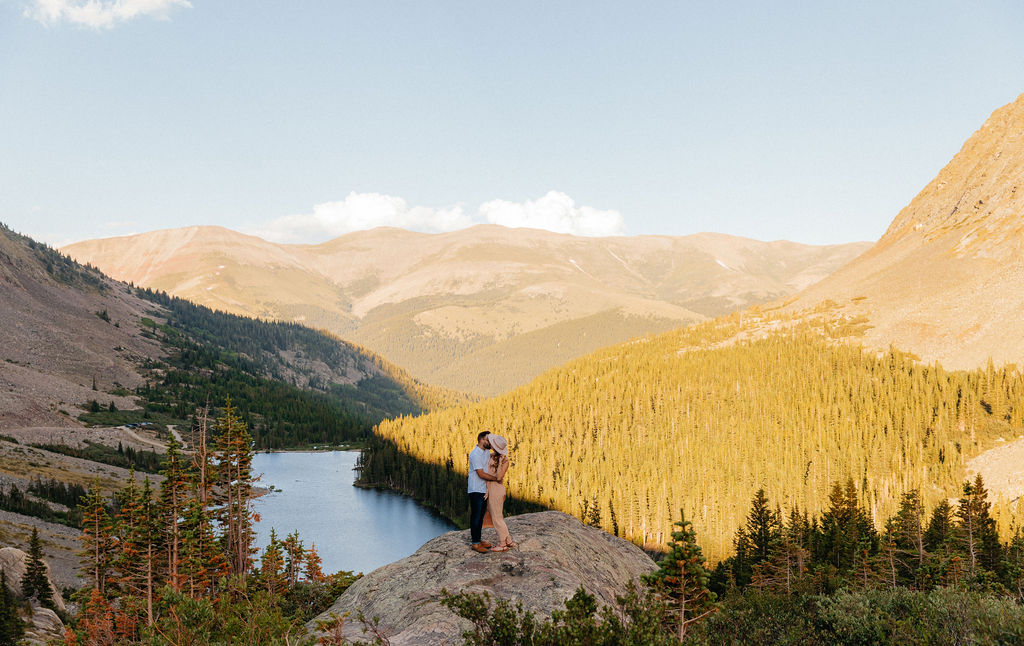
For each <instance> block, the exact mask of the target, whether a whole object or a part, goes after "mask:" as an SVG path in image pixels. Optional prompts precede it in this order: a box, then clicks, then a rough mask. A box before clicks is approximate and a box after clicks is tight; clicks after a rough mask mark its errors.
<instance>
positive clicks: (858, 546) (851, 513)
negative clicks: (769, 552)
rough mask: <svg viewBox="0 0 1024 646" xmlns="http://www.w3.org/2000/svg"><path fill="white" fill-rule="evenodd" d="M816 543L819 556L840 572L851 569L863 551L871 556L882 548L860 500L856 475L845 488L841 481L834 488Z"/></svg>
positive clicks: (822, 517) (848, 481)
mask: <svg viewBox="0 0 1024 646" xmlns="http://www.w3.org/2000/svg"><path fill="white" fill-rule="evenodd" d="M815 542H816V545H815V550H816V554H815V557H816V558H817V559H818V560H819V561H824V562H827V563H831V564H832V565H834V566H835V567H836V569H837V570H839V571H840V572H849V571H851V570H852V569H853V568H854V566H855V564H856V563H855V561H856V560H857V559H858V558H860V556H861V555H862V554H863V553H865V552H866V554H867V555H868V556H870V555H873V554H875V553H876V552H877V551H878V534H877V532H876V531H875V528H874V526H873V525H872V524H871V519H870V518H868V516H867V513H865V512H864V510H863V509H861V507H860V504H859V503H858V501H857V490H856V488H855V486H854V484H853V479H852V478H851V479H849V480H847V482H846V487H845V488H843V487H842V486H841V485H840V484H839V483H838V482H837V483H836V484H835V485H834V486H833V487H832V493H831V494H829V507H828V509H827V510H826V511H825V513H823V514H822V515H821V523H820V529H819V530H818V535H817V536H816V541H815Z"/></svg>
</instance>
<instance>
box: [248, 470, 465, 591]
mask: <svg viewBox="0 0 1024 646" xmlns="http://www.w3.org/2000/svg"><path fill="white" fill-rule="evenodd" d="M358 458H359V451H308V452H304V451H287V452H278V453H257V454H256V456H255V457H254V459H253V473H254V474H258V475H261V477H260V480H259V482H258V483H257V485H258V486H260V487H266V488H272V490H271V491H270V492H269V493H267V494H265V495H262V496H260V497H259V498H257V499H256V500H255V502H254V503H253V510H254V511H255V512H256V513H257V514H258V515H259V519H260V520H259V522H258V523H256V533H257V540H256V543H257V545H258V546H259V548H260V549H261V550H262V549H263V548H264V547H266V546H267V544H268V543H269V542H270V530H271V528H273V529H274V531H275V532H276V533H277V537H278V539H279V540H284V538H285V536H287V535H288V534H290V533H292V532H294V531H296V530H297V531H298V532H299V538H300V539H301V540H302V542H303V545H304V546H305V547H306V549H309V547H310V546H311V545H312V544H314V543H315V544H316V550H317V552H318V553H319V554H320V558H321V559H322V560H323V566H322V567H323V571H324V572H325V573H328V574H330V573H334V572H338V571H340V570H349V571H352V572H363V573H367V572H370V571H371V570H375V569H376V568H378V567H380V566H382V565H386V564H388V563H391V562H394V561H397V560H399V559H401V558H404V557H406V556H409V555H410V554H412V553H413V552H415V551H416V550H417V549H419V547H420V546H421V545H423V543H425V542H427V541H428V540H430V539H432V538H434V537H436V536H438V535H440V534H443V533H444V532H447V531H451V530H453V529H456V528H455V526H454V525H452V524H451V523H450V522H448V520H446V519H444V518H442V517H441V516H439V515H437V514H436V513H434V512H433V511H431V510H430V509H427V508H426V507H423V506H421V505H419V504H418V503H416V502H415V501H413V499H412V498H408V497H406V496H403V495H400V494H397V493H392V492H390V491H379V490H374V489H362V488H359V487H356V486H355V485H354V484H353V483H354V481H355V478H356V471H355V466H356V460H357V459H358Z"/></svg>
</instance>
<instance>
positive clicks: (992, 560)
mask: <svg viewBox="0 0 1024 646" xmlns="http://www.w3.org/2000/svg"><path fill="white" fill-rule="evenodd" d="M991 506H992V505H991V503H989V501H988V490H987V489H985V482H984V480H982V477H981V474H980V473H979V474H978V475H977V477H975V479H974V482H973V483H972V482H970V481H967V482H964V486H963V496H962V497H961V498H960V504H959V506H958V507H957V510H956V518H957V521H958V527H957V536H958V539H959V543H960V545H961V546H962V548H963V550H964V552H965V553H966V554H967V565H968V568H969V569H968V572H969V573H970V574H971V575H972V576H973V575H976V574H977V569H978V566H981V567H984V568H985V569H986V570H989V571H990V572H995V573H997V574H998V573H999V572H1000V569H1001V568H1002V559H1003V554H1002V545H1001V544H1000V543H999V533H998V531H997V530H996V521H995V520H994V519H993V518H992V516H991V515H990V514H989V509H990V508H991Z"/></svg>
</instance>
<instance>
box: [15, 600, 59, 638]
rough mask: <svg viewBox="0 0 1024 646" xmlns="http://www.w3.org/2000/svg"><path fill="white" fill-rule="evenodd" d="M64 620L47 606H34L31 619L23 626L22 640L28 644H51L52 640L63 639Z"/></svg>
mask: <svg viewBox="0 0 1024 646" xmlns="http://www.w3.org/2000/svg"><path fill="white" fill-rule="evenodd" d="M63 637H64V622H63V621H61V620H60V617H58V616H57V613H55V612H54V611H52V610H50V609H49V608H35V609H33V611H32V619H31V621H29V623H28V625H27V626H25V637H24V642H23V643H25V644H28V645H29V646H35V645H36V644H39V645H40V646H42V645H43V644H52V643H53V642H54V640H63Z"/></svg>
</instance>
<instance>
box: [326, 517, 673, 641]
mask: <svg viewBox="0 0 1024 646" xmlns="http://www.w3.org/2000/svg"><path fill="white" fill-rule="evenodd" d="M506 521H507V523H508V527H509V532H510V533H511V534H512V537H513V539H514V540H516V541H518V543H519V544H518V546H517V547H516V548H515V549H512V550H509V551H507V552H492V553H490V554H478V553H476V552H474V551H473V550H471V549H470V544H469V540H470V539H469V531H468V530H464V531H455V532H448V533H446V534H442V535H441V536H438V537H437V538H435V539H433V540H431V541H429V542H427V543H425V544H424V545H423V546H422V547H420V549H418V550H417V551H416V553H415V554H413V555H412V556H409V557H407V558H404V559H402V560H400V561H396V562H394V563H391V564H389V565H385V566H384V567H381V568H378V569H376V570H374V571H373V572H371V573H369V574H367V575H365V576H364V577H362V578H361V579H359V580H358V581H356V582H355V583H354V584H352V586H351V587H350V588H349V589H348V590H346V591H345V593H344V594H343V595H342V596H340V597H339V598H338V600H337V601H336V602H335V603H334V605H332V606H331V607H330V609H328V610H327V611H326V612H324V613H323V614H321V615H320V616H319V617H317V618H316V619H314V620H313V621H311V622H310V623H309V624H308V625H307V628H308V629H309V631H310V632H312V633H315V632H316V624H317V621H324V620H328V619H330V617H331V615H332V614H333V615H336V616H342V615H344V614H345V613H349V618H348V620H347V621H346V622H345V625H344V635H345V637H347V638H349V639H363V640H365V639H368V637H367V635H366V634H364V633H363V626H362V624H361V623H360V622H359V621H358V620H356V615H357V613H358V612H359V611H360V610H361V611H362V613H363V615H364V616H365V617H367V618H370V619H372V618H374V617H376V618H378V619H379V624H378V626H379V628H380V629H381V631H382V632H383V633H384V634H385V635H386V636H387V637H388V640H389V643H390V644H391V645H392V646H406V645H409V644H440V643H458V642H459V639H460V636H461V634H462V632H463V631H464V630H467V629H469V628H471V624H470V622H469V621H467V620H465V619H462V618H461V617H458V616H457V615H455V614H454V613H452V612H451V611H450V610H448V609H447V608H445V607H444V606H442V605H441V604H440V602H439V601H440V598H441V590H442V588H445V589H447V590H448V591H449V592H452V593H456V592H487V593H489V594H490V595H491V596H492V597H500V598H505V599H509V600H510V601H512V602H513V603H515V602H520V603H522V605H523V608H524V609H525V610H531V611H533V612H534V613H535V614H537V615H538V616H540V615H543V616H550V615H551V612H552V611H553V610H558V609H560V608H564V602H565V600H566V599H568V598H569V597H571V596H572V595H573V594H574V593H575V592H576V590H577V589H578V588H579V587H580V585H582V586H583V587H584V588H585V589H586V590H587V592H589V593H590V594H592V595H594V596H595V597H596V598H597V600H598V602H599V603H601V604H608V605H611V604H615V602H616V601H615V598H616V596H619V595H622V594H623V593H624V591H625V589H626V585H627V584H628V583H629V582H630V581H633V580H636V579H637V578H639V577H640V576H641V575H643V574H647V573H648V572H651V571H653V570H655V569H656V565H655V563H654V561H652V560H651V558H650V557H649V556H647V554H645V553H644V552H643V550H641V549H640V548H638V547H637V546H635V545H633V544H632V543H629V542H627V541H624V540H622V539H620V538H616V537H615V536H612V535H610V534H607V533H605V532H603V531H601V530H600V529H596V528H594V527H588V526H586V525H584V524H582V523H581V522H580V521H578V520H577V519H575V518H573V517H572V516H569V515H567V514H563V513H561V512H557V511H545V512H541V513H536V514H524V515H522V516H514V517H511V518H507V519H506ZM484 540H489V541H491V542H495V538H494V532H493V530H485V531H484Z"/></svg>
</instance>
